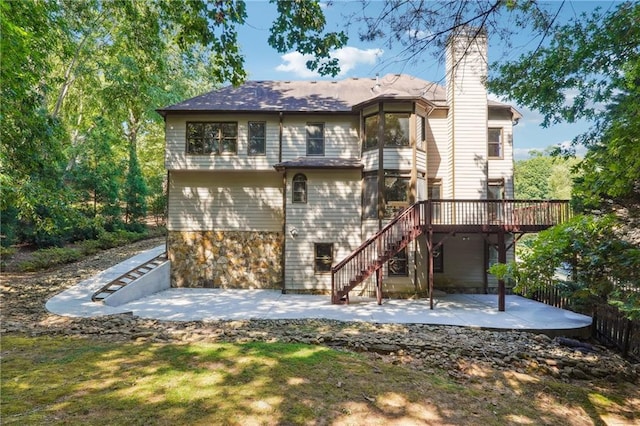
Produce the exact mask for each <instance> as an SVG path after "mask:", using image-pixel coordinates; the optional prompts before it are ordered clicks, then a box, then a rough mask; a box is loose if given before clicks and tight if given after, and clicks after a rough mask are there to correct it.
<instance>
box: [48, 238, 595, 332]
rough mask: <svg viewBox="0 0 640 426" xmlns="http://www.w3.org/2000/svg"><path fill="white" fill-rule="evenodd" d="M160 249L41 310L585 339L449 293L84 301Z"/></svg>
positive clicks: (514, 305)
mask: <svg viewBox="0 0 640 426" xmlns="http://www.w3.org/2000/svg"><path fill="white" fill-rule="evenodd" d="M162 251H164V246H159V247H156V248H154V249H152V250H148V251H146V252H143V253H140V254H139V255H137V256H135V257H133V258H131V259H128V260H127V261H125V262H122V263H120V264H118V265H115V266H114V267H112V268H109V269H107V270H105V271H103V272H102V273H100V274H98V275H96V276H94V277H92V278H90V279H87V280H85V281H82V282H80V283H78V285H76V286H74V287H72V288H70V289H68V290H66V291H64V292H62V293H60V294H58V295H56V296H54V297H53V298H51V299H50V300H49V301H48V302H47V304H46V307H47V309H48V310H49V311H50V312H52V313H55V314H58V315H63V316H74V317H93V316H101V315H113V314H118V313H124V312H131V313H133V314H134V315H136V316H139V317H142V318H153V319H158V320H169V321H196V320H202V321H212V320H246V319H302V318H324V319H333V320H341V321H366V322H372V323H406V324H434V325H454V326H465V327H478V328H487V329H504V330H521V331H538V332H545V333H547V334H553V335H561V334H565V335H585V333H588V330H589V327H590V325H591V317H588V316H585V315H580V314H577V313H574V312H571V311H566V310H563V309H558V308H554V307H551V306H548V305H545V304H542V303H539V302H535V301H532V300H529V299H526V298H524V297H520V296H513V295H511V296H507V298H506V311H505V312H499V311H498V298H497V296H495V295H486V294H449V295H443V296H439V297H436V298H435V307H434V309H433V310H430V309H429V301H428V300H425V299H415V300H398V299H385V300H384V301H383V304H382V305H380V306H379V305H377V303H376V301H375V299H371V298H359V297H355V296H352V297H351V303H350V304H349V305H332V304H331V301H330V297H329V296H311V295H292V294H282V292H280V291H279V290H235V289H234V290H229V289H204V288H170V289H167V290H164V291H160V292H157V293H154V294H149V295H146V296H144V297H141V298H139V299H136V300H132V301H130V302H128V303H125V304H122V305H120V306H117V307H113V306H107V305H106V304H103V303H96V302H93V301H92V300H91V296H92V295H93V293H94V292H96V291H97V290H99V289H100V288H101V287H102V286H103V285H105V284H106V283H108V282H109V281H111V280H113V279H114V278H115V277H118V276H119V275H121V274H123V273H124V272H127V271H128V270H130V269H132V268H133V267H135V266H136V265H139V264H140V263H144V262H146V261H147V260H149V259H151V258H153V257H155V256H157V255H158V254H159V253H161V252H162Z"/></svg>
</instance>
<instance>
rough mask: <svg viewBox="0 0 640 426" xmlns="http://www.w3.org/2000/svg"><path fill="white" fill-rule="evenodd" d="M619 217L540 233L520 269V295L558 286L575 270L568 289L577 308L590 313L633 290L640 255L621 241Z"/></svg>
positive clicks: (577, 220) (576, 221) (639, 275)
mask: <svg viewBox="0 0 640 426" xmlns="http://www.w3.org/2000/svg"><path fill="white" fill-rule="evenodd" d="M618 225H619V223H618V221H617V220H616V219H615V217H613V216H601V217H598V216H582V215H581V216H576V217H574V218H573V219H572V220H570V221H569V222H566V223H564V224H561V225H558V226H555V227H553V228H550V229H548V230H546V231H543V232H540V233H539V234H538V238H537V239H536V240H535V241H533V243H532V244H531V246H530V250H528V251H527V252H525V253H523V254H522V256H521V259H520V263H519V264H518V266H517V277H518V283H517V286H516V290H518V291H523V290H526V291H527V292H532V291H535V290H537V289H541V288H544V287H546V286H548V285H550V284H551V283H553V282H554V281H556V279H555V275H556V272H557V270H558V269H559V268H561V267H566V266H567V265H571V269H572V272H571V275H572V276H571V281H572V282H571V283H567V284H565V287H566V288H565V289H566V290H567V291H568V293H570V296H571V298H572V299H574V300H575V301H576V303H578V304H580V305H582V306H585V307H587V308H588V307H590V306H593V305H594V304H597V303H606V302H608V301H610V300H614V299H615V298H616V297H617V298H618V300H620V296H621V294H622V293H621V291H622V289H623V288H624V286H625V285H627V284H633V283H638V282H640V249H638V248H637V247H635V246H633V245H631V244H629V243H628V242H625V241H623V240H621V239H619V238H618V236H617V234H616V228H617V226H618Z"/></svg>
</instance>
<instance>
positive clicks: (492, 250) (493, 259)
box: [487, 244, 498, 268]
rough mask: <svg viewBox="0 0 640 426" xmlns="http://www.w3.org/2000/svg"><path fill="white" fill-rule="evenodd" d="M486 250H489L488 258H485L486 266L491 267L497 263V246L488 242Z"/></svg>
mask: <svg viewBox="0 0 640 426" xmlns="http://www.w3.org/2000/svg"><path fill="white" fill-rule="evenodd" d="M488 251H489V253H488V254H489V259H487V261H488V267H489V268H491V267H492V266H493V265H495V264H496V263H498V248H497V247H496V245H495V244H488Z"/></svg>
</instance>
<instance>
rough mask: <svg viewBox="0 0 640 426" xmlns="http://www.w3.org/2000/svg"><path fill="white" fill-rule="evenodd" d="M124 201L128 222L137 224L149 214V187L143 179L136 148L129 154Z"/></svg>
mask: <svg viewBox="0 0 640 426" xmlns="http://www.w3.org/2000/svg"><path fill="white" fill-rule="evenodd" d="M124 201H125V203H126V219H127V222H137V221H138V220H140V219H142V218H144V217H145V216H146V214H147V185H146V183H145V182H144V179H143V177H142V172H141V170H140V165H139V164H138V157H137V155H136V150H135V147H132V148H131V150H130V153H129V168H128V170H127V177H126V182H125V195H124Z"/></svg>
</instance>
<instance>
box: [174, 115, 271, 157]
mask: <svg viewBox="0 0 640 426" xmlns="http://www.w3.org/2000/svg"><path fill="white" fill-rule="evenodd" d="M187 121H232V122H233V121H235V122H237V123H238V152H237V154H224V155H187V149H186V146H187V142H186V136H187ZM249 121H264V122H266V131H267V135H266V139H267V140H266V155H254V156H250V155H248V153H247V151H248V142H247V139H248V132H249V130H248V123H249ZM165 133H166V134H165V138H166V150H165V166H166V168H167V169H168V170H272V167H273V165H274V164H276V163H278V155H279V147H278V140H279V133H280V124H279V118H278V116H277V115H274V114H271V115H267V114H258V115H256V114H253V115H249V114H237V115H235V114H234V115H229V114H225V115H223V114H193V115H184V114H180V115H178V114H169V115H168V116H167V117H166V119H165Z"/></svg>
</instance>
